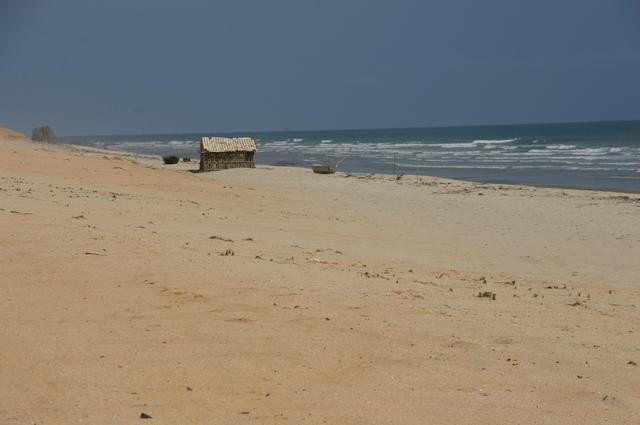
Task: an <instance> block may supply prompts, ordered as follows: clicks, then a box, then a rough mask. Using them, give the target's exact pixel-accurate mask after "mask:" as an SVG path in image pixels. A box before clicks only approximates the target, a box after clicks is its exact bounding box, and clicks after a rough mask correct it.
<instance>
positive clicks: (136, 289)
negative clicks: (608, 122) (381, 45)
mask: <svg viewBox="0 0 640 425" xmlns="http://www.w3.org/2000/svg"><path fill="white" fill-rule="evenodd" d="M3 137H4V139H5V140H4V141H2V142H0V229H1V230H0V270H1V271H2V273H1V274H0V289H1V291H2V297H0V382H2V385H0V422H1V423H6V424H27V423H29V424H30V423H38V424H68V423H94V424H113V423H135V422H137V421H139V420H140V419H139V418H140V415H141V413H143V412H144V413H145V414H148V415H150V416H151V417H152V418H153V419H151V420H150V421H151V423H158V424H177V423H180V424H204V423H274V424H275V423H295V424H299V423H309V424H321V423H333V424H373V423H376V424H378V423H396V424H425V423H429V424H496V423H503V424H563V425H564V424H602V423H611V424H636V423H638V422H639V421H640V409H638V406H640V371H639V369H638V366H637V363H639V362H640V343H639V338H638V329H639V325H640V316H639V314H638V303H639V302H640V286H638V282H639V280H638V276H640V261H638V258H640V195H634V194H620V193H607V192H592V191H572V190H561V189H544V188H531V187H520V186H499V185H488V184H474V183H466V182H457V181H449V180H444V179H435V178H423V179H421V180H420V181H419V182H416V181H415V178H413V179H412V178H405V179H404V180H405V181H401V182H400V183H396V182H393V181H390V180H388V179H387V178H385V177H383V176H362V175H354V176H348V175H345V174H336V175H331V176H318V175H313V174H312V173H310V172H309V171H307V170H302V169H296V168H285V167H276V168H269V167H261V168H257V169H255V170H252V169H242V170H228V171H225V172H217V173H205V174H197V173H196V174H193V173H189V172H187V171H186V170H185V167H184V166H182V167H176V168H171V167H169V166H164V165H161V164H160V161H158V160H157V159H154V158H151V157H136V156H132V155H118V154H116V153H109V152H100V151H95V150H88V149H80V148H73V147H61V146H52V145H46V144H36V143H31V142H27V141H20V140H15V139H14V140H7V139H8V138H7V137H6V136H3ZM195 166H197V165H192V167H195ZM479 295H486V296H479ZM494 298H495V299H494Z"/></svg>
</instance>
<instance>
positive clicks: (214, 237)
mask: <svg viewBox="0 0 640 425" xmlns="http://www.w3.org/2000/svg"><path fill="white" fill-rule="evenodd" d="M209 239H217V240H219V241H223V242H233V239H226V238H223V237H221V236H218V235H213V236H209Z"/></svg>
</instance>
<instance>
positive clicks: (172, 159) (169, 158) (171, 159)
mask: <svg viewBox="0 0 640 425" xmlns="http://www.w3.org/2000/svg"><path fill="white" fill-rule="evenodd" d="M162 160H163V161H164V163H165V164H177V163H178V162H179V161H180V158H178V157H177V156H175V155H169V156H163V157H162Z"/></svg>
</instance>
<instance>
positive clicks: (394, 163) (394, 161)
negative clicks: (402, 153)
mask: <svg viewBox="0 0 640 425" xmlns="http://www.w3.org/2000/svg"><path fill="white" fill-rule="evenodd" d="M393 178H394V179H395V181H398V173H396V153H395V152H394V153H393Z"/></svg>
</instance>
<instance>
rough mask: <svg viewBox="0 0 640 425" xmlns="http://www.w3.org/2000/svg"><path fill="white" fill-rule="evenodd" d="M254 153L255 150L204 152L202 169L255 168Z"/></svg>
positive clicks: (201, 163) (201, 161)
mask: <svg viewBox="0 0 640 425" xmlns="http://www.w3.org/2000/svg"><path fill="white" fill-rule="evenodd" d="M254 154H255V152H202V153H201V160H200V169H201V170H204V171H206V170H225V169H227V168H255V161H254Z"/></svg>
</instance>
